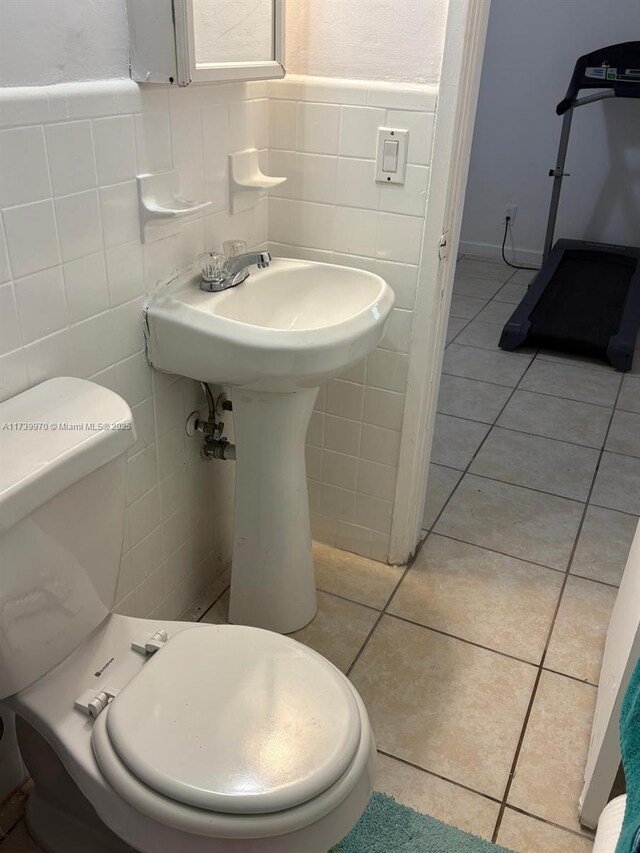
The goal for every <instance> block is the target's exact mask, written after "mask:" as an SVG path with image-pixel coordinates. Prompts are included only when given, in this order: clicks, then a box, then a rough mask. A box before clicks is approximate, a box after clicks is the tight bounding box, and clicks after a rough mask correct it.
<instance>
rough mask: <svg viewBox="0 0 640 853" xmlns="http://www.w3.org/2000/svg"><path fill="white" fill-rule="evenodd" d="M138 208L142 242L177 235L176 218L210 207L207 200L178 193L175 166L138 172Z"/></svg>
mask: <svg viewBox="0 0 640 853" xmlns="http://www.w3.org/2000/svg"><path fill="white" fill-rule="evenodd" d="M136 181H137V184H138V207H139V210H140V230H141V234H142V242H143V243H150V242H152V241H153V240H159V239H161V238H162V237H169V236H170V235H171V234H177V233H178V232H179V230H180V220H181V219H182V218H183V217H185V216H193V215H194V214H196V213H201V212H202V211H204V210H206V209H207V208H208V207H211V205H212V202H210V201H190V200H189V199H186V198H183V197H182V196H181V195H180V179H179V176H178V170H177V169H170V170H169V171H166V172H154V173H148V174H145V175H138V177H137V178H136Z"/></svg>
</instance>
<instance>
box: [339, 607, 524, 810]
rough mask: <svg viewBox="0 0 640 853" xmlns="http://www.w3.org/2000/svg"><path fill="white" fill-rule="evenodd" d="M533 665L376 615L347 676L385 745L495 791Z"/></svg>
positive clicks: (501, 783)
mask: <svg viewBox="0 0 640 853" xmlns="http://www.w3.org/2000/svg"><path fill="white" fill-rule="evenodd" d="M535 672H536V670H535V668H534V667H532V666H530V665H529V664H526V663H521V662H520V661H516V660H513V659H512V658H507V657H505V656H504V655H498V654H495V652H490V651H486V650H485V649H480V648H478V647H477V646H472V645H470V644H469V643H464V642H462V641H461V640H456V639H453V638H451V637H445V636H443V635H442V634H438V633H435V632H434V631H429V630H428V629H427V628H422V627H420V626H417V625H412V624H410V623H408V622H403V621H401V620H398V619H394V617H393V616H383V618H382V620H381V622H380V623H379V625H378V626H377V628H376V630H375V631H374V633H373V636H372V638H371V640H370V641H369V643H368V644H367V646H366V648H365V650H364V652H363V653H362V655H361V656H360V658H359V659H358V662H357V663H356V665H355V667H354V669H353V672H352V681H353V682H354V684H355V686H356V688H357V689H358V690H359V691H360V694H361V696H362V698H363V700H364V702H365V704H366V706H367V709H368V711H369V715H370V717H371V722H372V725H373V730H374V733H375V736H376V740H377V743H378V747H379V748H380V749H382V750H383V751H384V752H388V753H391V754H392V755H396V756H398V757H399V758H404V759H405V760H407V761H411V762H412V763H414V764H417V765H419V766H420V767H424V768H426V769H427V770H432V771H434V772H435V773H439V774H440V775H442V776H445V777H446V778H448V779H451V780H452V781H456V782H461V783H463V784H465V785H467V786H469V787H471V788H474V789H475V790H476V791H480V792H481V793H485V794H489V795H490V796H495V797H499V796H501V795H502V793H503V791H504V787H505V785H506V782H507V778H508V776H509V769H510V766H511V762H512V760H513V755H514V751H515V748H516V744H517V742H518V738H519V735H520V731H521V728H522V723H523V720H524V716H525V713H526V708H527V704H528V702H529V699H530V696H531V690H532V687H533V683H534V679H535Z"/></svg>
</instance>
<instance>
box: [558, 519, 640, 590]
mask: <svg viewBox="0 0 640 853" xmlns="http://www.w3.org/2000/svg"><path fill="white" fill-rule="evenodd" d="M638 521H639V519H638V518H637V517H636V516H634V515H626V514H625V513H622V512H616V511H615V510H612V509H603V508H602V507H599V506H589V507H588V508H587V513H586V516H585V519H584V523H583V525H582V530H581V531H580V537H579V539H578V545H577V547H576V551H575V554H574V555H573V560H572V561H571V572H572V573H573V574H576V575H581V576H583V577H585V578H592V579H593V580H597V581H603V582H604V583H611V584H614V585H615V586H619V585H620V581H621V580H622V575H623V573H624V570H625V566H626V565H627V559H628V557H629V551H630V550H631V543H632V542H633V537H634V536H635V532H636V528H637V526H638Z"/></svg>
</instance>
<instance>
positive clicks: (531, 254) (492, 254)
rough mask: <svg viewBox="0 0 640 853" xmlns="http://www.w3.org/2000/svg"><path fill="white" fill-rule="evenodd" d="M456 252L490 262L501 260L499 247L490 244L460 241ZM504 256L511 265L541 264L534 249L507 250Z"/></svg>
mask: <svg viewBox="0 0 640 853" xmlns="http://www.w3.org/2000/svg"><path fill="white" fill-rule="evenodd" d="M458 251H459V252H460V254H462V255H473V256H474V257H476V258H489V259H490V260H492V261H501V260H502V253H501V250H500V246H494V245H493V244H492V243H471V242H469V241H467V240H461V241H460V246H459V249H458ZM506 255H507V260H508V261H510V262H511V263H512V264H523V265H524V266H538V267H539V266H540V264H541V263H542V252H541V251H538V250H536V249H509V248H507V250H506Z"/></svg>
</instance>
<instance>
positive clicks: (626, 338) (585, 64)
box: [499, 41, 640, 371]
mask: <svg viewBox="0 0 640 853" xmlns="http://www.w3.org/2000/svg"><path fill="white" fill-rule="evenodd" d="M584 89H587V90H588V89H597V90H598V91H597V92H594V93H592V94H586V95H583V96H582V97H579V93H580V91H581V90H584ZM605 98H640V41H629V42H625V43H623V44H614V45H611V46H610V47H605V48H603V49H602V50H596V51H594V52H593V53H588V54H586V55H585V56H581V57H580V59H578V61H577V62H576V66H575V69H574V72H573V76H572V78H571V83H570V84H569V88H568V90H567V94H566V95H565V97H564V99H563V100H562V101H560V103H559V104H558V106H557V107H556V113H557V114H558V115H560V116H564V118H563V121H562V132H561V134H560V147H559V149H558V159H557V165H556V167H555V169H551V170H550V172H549V176H550V177H552V178H553V192H552V195H551V204H550V207H549V220H548V223H547V233H546V237H545V243H544V254H543V261H542V267H541V269H540V270H539V272H538V273H537V275H536V276H535V278H534V279H533V281H532V282H531V284H530V285H529V289H528V291H527V293H526V295H525V296H524V298H523V299H522V301H521V303H520V304H519V305H518V307H517V308H516V310H515V311H514V312H513V314H512V316H511V318H510V319H509V321H508V322H507V323H506V324H505V326H504V329H503V330H502V335H501V336H500V342H499V345H500V347H501V348H502V349H505V350H513V349H516V347H519V346H521V345H522V344H525V343H526V344H527V345H529V346H535V347H539V348H542V349H553V350H563V351H567V352H573V353H579V354H581V355H588V356H594V357H596V358H602V359H605V360H608V361H609V362H610V363H611V364H612V365H613V367H614V368H615V369H616V370H622V371H626V370H630V369H631V367H632V364H633V353H634V349H635V344H636V337H637V334H638V329H639V327H640V247H633V246H616V245H609V244H607V243H590V242H588V241H584V240H564V239H563V240H558V241H557V242H556V244H555V245H553V239H554V233H555V228H556V220H557V216H558V205H559V203H560V191H561V189H562V181H563V179H564V177H565V175H566V173H565V171H564V168H565V162H566V159H567V149H568V147H569V134H570V131H571V121H572V118H573V113H574V111H575V110H576V109H577V108H578V107H582V106H585V105H586V104H592V103H594V102H595V101H602V100H604V99H605ZM639 106H640V105H639ZM639 144H640V140H639ZM637 226H638V228H637V231H638V238H639V239H640V221H638V223H637ZM552 247H553V248H552Z"/></svg>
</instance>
